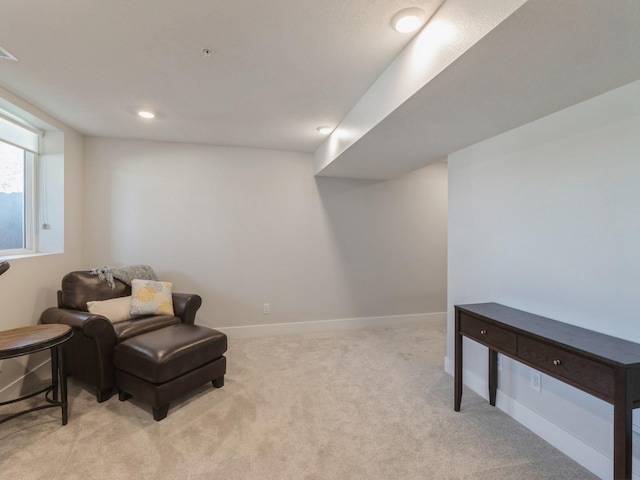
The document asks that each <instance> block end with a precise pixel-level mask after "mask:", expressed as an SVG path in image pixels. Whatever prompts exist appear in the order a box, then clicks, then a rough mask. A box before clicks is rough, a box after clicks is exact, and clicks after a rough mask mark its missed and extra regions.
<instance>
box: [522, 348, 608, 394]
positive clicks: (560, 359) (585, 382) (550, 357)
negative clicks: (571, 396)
mask: <svg viewBox="0 0 640 480" xmlns="http://www.w3.org/2000/svg"><path fill="white" fill-rule="evenodd" d="M518 357H520V358H521V359H523V360H525V361H528V362H529V363H531V364H532V365H534V366H537V367H539V368H540V370H543V371H545V372H547V373H549V374H551V375H556V376H558V377H561V378H562V379H565V380H567V381H568V382H569V383H574V384H577V385H582V386H583V387H585V388H587V389H589V390H590V391H592V392H597V393H599V394H600V396H604V397H606V398H613V394H614V384H613V379H614V375H613V373H614V372H613V368H612V367H608V366H606V365H603V364H601V363H599V362H596V361H593V360H589V359H586V358H584V357H581V356H579V355H575V354H573V353H570V352H567V351H566V350H562V349H560V348H556V347H553V346H551V345H547V344H545V343H541V342H538V341H536V340H533V339H531V338H527V337H523V336H520V337H519V339H518Z"/></svg>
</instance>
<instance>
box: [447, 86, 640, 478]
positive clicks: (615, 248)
mask: <svg viewBox="0 0 640 480" xmlns="http://www.w3.org/2000/svg"><path fill="white" fill-rule="evenodd" d="M639 152H640V82H636V83H633V84H630V85H628V86H626V87H622V88H620V89H617V90H614V91H612V92H609V93H607V94H605V95H602V96H599V97H596V98H594V99H591V100H589V101H587V102H584V103H582V104H579V105H576V106H574V107H571V108H569V109H567V110H564V111H562V112H559V113H557V114H554V115H551V116H549V117H547V118H543V119H541V120H539V121H537V122H533V123H531V124H529V125H525V126H523V127H521V128H518V129H516V130H513V131H511V132H508V133H505V134H503V135H500V136H498V137H495V138H493V139H490V140H487V141H485V142H482V143H479V144H477V145H474V146H472V147H469V148H467V149H464V150H462V151H459V152H456V153H455V154H452V155H451V156H450V157H449V267H448V271H449V273H448V277H449V278H448V285H449V288H448V312H449V336H448V348H447V366H448V368H451V360H452V357H453V343H452V337H453V306H454V305H456V304H464V303H475V302H488V301H495V302H499V303H503V304H505V305H509V306H512V307H515V308H519V309H522V310H526V311H530V312H533V313H536V314H539V315H543V316H547V317H551V318H554V319H556V320H561V321H564V322H567V323H571V324H575V325H579V326H582V327H585V328H589V329H593V330H597V331H600V332H604V333H607V334H610V335H614V336H618V337H622V338H626V339H629V340H632V341H636V342H639V343H640V328H639V327H638V321H639V318H638V312H639V311H640V295H639V294H638V288H639V286H640V188H639V187H638V185H639V184H640V157H639V156H638V155H639ZM464 348H465V362H464V368H465V380H466V382H467V383H468V384H469V385H470V386H472V387H474V388H476V389H478V390H479V391H480V392H481V393H482V394H483V395H485V396H486V382H485V379H486V349H484V347H479V346H477V344H473V343H472V342H467V341H466V340H465V346H464ZM528 375H529V369H528V368H527V367H524V366H522V365H521V364H516V363H515V362H512V361H506V362H505V366H504V368H503V371H502V372H501V375H500V377H501V378H500V386H499V389H500V392H501V393H500V394H499V406H501V408H503V409H505V410H507V411H508V412H509V413H511V414H512V415H514V416H516V418H518V419H520V420H521V421H523V422H524V423H525V424H527V423H528V426H530V428H534V429H535V428H537V427H535V425H543V424H544V425H546V427H544V428H542V427H540V428H539V432H538V433H540V434H541V435H543V436H545V437H546V438H547V440H549V441H550V442H552V443H555V444H556V445H557V446H559V447H560V448H561V449H563V448H564V449H565V451H566V452H567V453H569V454H570V455H572V456H574V458H576V459H578V460H579V461H580V462H581V463H583V464H584V465H585V466H587V467H588V468H590V469H591V470H592V471H594V472H595V473H597V474H598V475H600V476H602V477H604V478H608V477H610V476H611V472H612V470H611V464H610V463H609V461H610V460H609V459H610V458H611V457H612V426H611V420H612V412H613V410H612V407H611V406H610V405H608V404H607V403H605V402H602V401H600V400H596V399H595V398H593V397H590V396H589V395H587V394H583V393H581V392H579V391H577V390H576V389H573V388H572V387H568V386H566V385H564V384H562V383H560V382H557V381H555V380H553V379H551V378H549V377H545V376H543V378H542V393H540V394H538V393H536V392H535V391H533V390H532V389H531V388H529V386H528V381H529V376H528ZM463 400H464V399H463ZM536 422H537V423H536ZM567 433H568V435H566V434H567ZM565 437H566V438H565ZM560 439H562V441H559V440H560ZM563 445H564V446H563ZM635 470H636V471H638V469H637V468H636V469H635Z"/></svg>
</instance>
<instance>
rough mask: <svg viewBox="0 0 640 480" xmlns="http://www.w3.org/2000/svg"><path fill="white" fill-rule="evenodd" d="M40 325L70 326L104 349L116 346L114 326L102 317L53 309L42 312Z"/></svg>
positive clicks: (77, 311)
mask: <svg viewBox="0 0 640 480" xmlns="http://www.w3.org/2000/svg"><path fill="white" fill-rule="evenodd" d="M40 323H62V324H65V325H69V326H70V327H71V328H73V329H74V330H79V331H81V332H82V335H85V336H87V337H91V338H92V339H94V341H96V342H97V343H98V344H100V346H101V347H103V348H107V347H109V346H111V348H113V347H114V346H115V345H116V333H115V331H114V330H113V325H112V324H111V322H110V321H109V320H107V319H106V318H105V317H103V316H102V315H94V314H93V313H89V312H82V311H80V310H67V309H64V308H58V307H51V308H47V309H46V310H45V311H44V312H42V315H41V316H40Z"/></svg>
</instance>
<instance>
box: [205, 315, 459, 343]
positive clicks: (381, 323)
mask: <svg viewBox="0 0 640 480" xmlns="http://www.w3.org/2000/svg"><path fill="white" fill-rule="evenodd" d="M446 318H447V313H446V312H437V313H416V314H410V315H390V316H384V317H361V318H341V319H335V320H315V321H309V322H294V323H270V324H265V325H247V326H242V327H219V326H213V325H209V326H211V327H212V328H215V329H216V330H220V331H221V332H223V333H225V334H226V335H227V336H228V337H229V338H249V337H268V336H269V337H270V336H276V335H291V334H294V333H311V332H325V331H331V330H358V329H361V328H389V327H400V326H405V325H416V324H420V323H427V322H445V321H446Z"/></svg>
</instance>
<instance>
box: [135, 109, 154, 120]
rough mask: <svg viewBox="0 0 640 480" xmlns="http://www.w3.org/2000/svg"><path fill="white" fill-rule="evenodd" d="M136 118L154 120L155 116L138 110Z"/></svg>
mask: <svg viewBox="0 0 640 480" xmlns="http://www.w3.org/2000/svg"><path fill="white" fill-rule="evenodd" d="M138 116H140V117H142V118H147V119H151V118H156V114H155V113H153V112H150V111H148V110H140V111H139V112H138Z"/></svg>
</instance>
